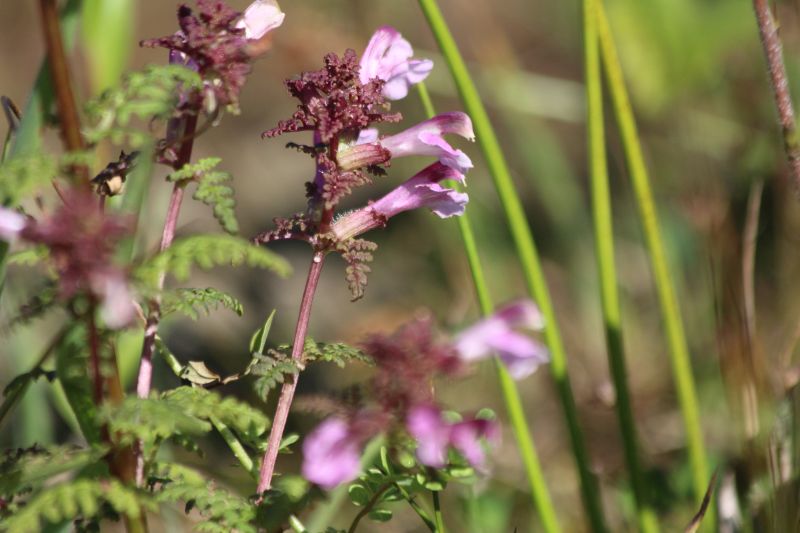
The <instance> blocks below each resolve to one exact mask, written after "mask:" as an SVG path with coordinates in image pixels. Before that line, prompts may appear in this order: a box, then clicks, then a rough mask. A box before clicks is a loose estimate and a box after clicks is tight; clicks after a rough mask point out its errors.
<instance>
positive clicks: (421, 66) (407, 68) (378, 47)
mask: <svg viewBox="0 0 800 533" xmlns="http://www.w3.org/2000/svg"><path fill="white" fill-rule="evenodd" d="M412 55H414V50H413V48H412V47H411V43H409V42H408V41H407V40H406V39H404V38H403V36H402V35H400V32H398V31H397V30H396V29H394V28H392V27H391V26H381V27H380V28H378V29H377V30H376V31H375V33H374V34H373V35H372V38H371V39H370V41H369V43H368V44H367V47H366V49H365V50H364V54H363V55H362V56H361V61H360V67H361V69H360V72H359V79H360V81H361V83H362V84H366V83H368V82H369V81H370V80H373V79H375V78H379V79H381V80H383V81H384V82H386V83H385V85H384V87H383V94H384V96H386V98H388V99H390V100H400V99H401V98H405V96H406V95H407V94H408V89H409V87H411V85H414V84H416V83H419V82H421V81H422V80H424V79H425V78H426V77H427V76H428V74H430V71H431V70H432V69H433V62H432V61H430V60H428V59H411V56H412Z"/></svg>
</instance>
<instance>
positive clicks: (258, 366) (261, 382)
mask: <svg viewBox="0 0 800 533" xmlns="http://www.w3.org/2000/svg"><path fill="white" fill-rule="evenodd" d="M248 368H249V370H250V372H249V373H250V374H252V375H254V376H256V381H255V383H254V385H253V388H254V390H255V392H256V394H257V395H258V397H259V398H261V399H262V400H264V401H267V397H268V396H269V392H270V391H271V390H272V389H274V388H276V387H277V386H278V385H281V384H283V382H284V381H285V379H286V376H287V375H290V374H296V373H298V372H299V371H300V366H299V365H298V364H297V363H296V362H295V361H292V359H291V357H289V356H288V355H287V354H286V353H285V352H281V351H278V350H267V353H266V354H264V355H262V354H254V355H253V360H252V361H251V364H250V366H249V367H248Z"/></svg>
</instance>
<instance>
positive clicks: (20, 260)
mask: <svg viewBox="0 0 800 533" xmlns="http://www.w3.org/2000/svg"><path fill="white" fill-rule="evenodd" d="M49 255H50V252H49V251H48V250H47V248H46V247H45V246H32V247H30V248H26V249H24V250H20V251H18V252H14V253H13V254H9V256H8V257H7V258H6V262H7V264H9V265H20V266H35V265H38V264H40V263H41V262H42V261H44V260H45V259H47V258H48V256H49Z"/></svg>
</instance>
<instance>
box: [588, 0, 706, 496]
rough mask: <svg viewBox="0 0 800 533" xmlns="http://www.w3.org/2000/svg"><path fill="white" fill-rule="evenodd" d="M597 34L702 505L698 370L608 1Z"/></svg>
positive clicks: (599, 13) (703, 472)
mask: <svg viewBox="0 0 800 533" xmlns="http://www.w3.org/2000/svg"><path fill="white" fill-rule="evenodd" d="M596 6H597V9H596V13H597V31H598V38H599V42H600V55H601V58H602V60H603V66H604V67H605V73H606V79H607V82H608V87H609V91H610V93H611V100H612V102H613V104H614V113H615V115H616V120H617V125H618V127H619V132H620V136H621V138H622V144H623V148H624V151H625V158H626V160H627V164H628V172H629V173H630V176H631V182H632V184H633V189H634V192H635V195H636V204H637V207H638V210H639V218H640V221H641V224H642V228H643V230H644V236H645V242H646V244H647V251H648V253H649V255H650V264H651V268H652V269H653V277H654V278H655V284H656V291H657V293H658V300H659V304H660V306H661V314H662V315H663V320H664V328H665V330H666V335H667V342H668V345H669V355H670V360H671V362H672V372H673V374H674V375H675V384H676V387H677V389H678V401H679V403H680V408H681V413H682V415H683V422H684V426H685V430H686V436H687V440H688V448H689V461H690V463H691V469H692V486H693V488H694V495H695V499H696V501H697V502H698V503H699V502H700V501H701V500H702V498H703V494H704V493H705V489H706V486H707V484H708V463H707V460H706V452H705V448H704V444H703V431H702V428H701V426H700V413H699V406H698V403H697V393H696V391H695V384H694V377H693V376H692V366H691V363H690V361H689V350H688V347H687V344H686V335H685V333H684V330H683V323H682V321H681V315H680V309H679V308H678V302H677V298H676V296H675V288H674V286H673V282H672V278H671V276H670V271H669V266H668V263H667V256H666V252H665V250H664V243H663V240H662V238H661V232H660V229H659V225H658V216H657V214H656V207H655V202H654V201H653V192H652V190H651V187H650V177H649V175H648V172H647V167H646V165H645V162H644V155H643V154H642V146H641V143H640V142H639V135H638V132H637V129H636V121H635V120H634V117H633V110H632V108H631V103H630V100H629V98H628V93H627V90H626V88H625V80H624V77H623V74H622V66H621V65H620V62H619V57H618V55H617V50H616V45H615V44H614V37H613V35H612V33H611V28H610V26H609V23H608V18H607V16H606V13H605V8H604V6H603V3H602V1H598V2H597V3H596Z"/></svg>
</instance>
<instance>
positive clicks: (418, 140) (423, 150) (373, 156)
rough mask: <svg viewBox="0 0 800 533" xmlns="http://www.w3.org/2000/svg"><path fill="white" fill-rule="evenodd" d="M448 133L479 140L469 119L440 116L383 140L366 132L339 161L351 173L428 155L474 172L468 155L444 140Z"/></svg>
mask: <svg viewBox="0 0 800 533" xmlns="http://www.w3.org/2000/svg"><path fill="white" fill-rule="evenodd" d="M448 133H453V134H456V135H460V136H461V137H464V138H465V139H469V140H470V141H474V140H475V134H474V133H473V131H472V121H471V120H470V118H469V116H468V115H467V114H466V113H461V112H459V111H454V112H451V113H443V114H441V115H437V116H435V117H433V118H432V119H429V120H426V121H424V122H420V123H419V124H417V125H416V126H412V127H411V128H409V129H407V130H405V131H402V132H400V133H398V134H396V135H390V136H388V137H384V138H382V139H379V138H378V132H377V130H375V129H365V130H362V131H361V132H360V133H359V137H358V141H356V143H355V145H352V146H346V147H344V148H340V150H339V153H338V154H337V157H336V159H337V161H338V162H339V165H340V166H341V167H342V168H343V169H345V170H348V169H353V168H359V167H361V166H365V165H371V164H379V163H384V162H386V161H388V159H390V158H395V157H404V156H409V155H427V156H434V157H437V158H438V159H439V162H441V163H442V164H444V165H447V166H448V167H452V168H454V169H456V170H458V171H459V172H461V173H462V174H463V173H465V172H467V170H469V169H470V168H472V161H471V160H470V159H469V157H467V154H465V153H464V152H462V151H461V150H456V149H455V148H453V147H452V146H450V144H449V143H448V142H447V141H446V140H445V139H444V135H445V134H448Z"/></svg>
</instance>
